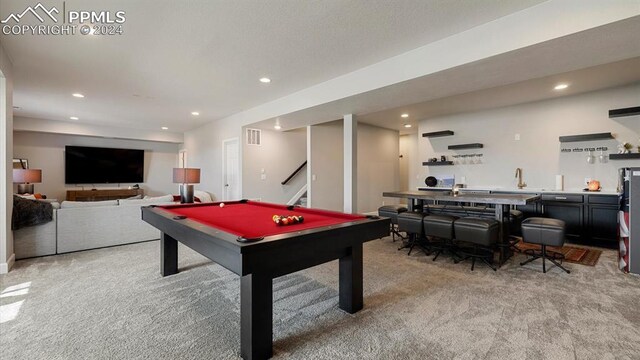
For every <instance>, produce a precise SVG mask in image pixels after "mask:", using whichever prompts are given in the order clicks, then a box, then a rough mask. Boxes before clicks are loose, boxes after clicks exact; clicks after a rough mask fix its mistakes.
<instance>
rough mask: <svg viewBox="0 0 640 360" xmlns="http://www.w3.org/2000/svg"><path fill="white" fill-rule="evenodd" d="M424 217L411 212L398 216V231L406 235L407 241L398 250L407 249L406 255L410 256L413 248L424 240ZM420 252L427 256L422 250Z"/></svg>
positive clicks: (421, 214) (422, 214)
mask: <svg viewBox="0 0 640 360" xmlns="http://www.w3.org/2000/svg"><path fill="white" fill-rule="evenodd" d="M425 215H426V214H424V213H419V212H411V211H406V212H403V213H400V214H398V230H399V231H404V232H406V233H407V241H406V242H405V243H404V244H403V245H402V246H401V247H400V248H399V249H398V250H402V249H406V248H409V253H408V254H407V255H411V251H412V250H413V248H414V247H415V246H416V245H419V243H420V241H422V239H423V238H424V228H423V226H422V219H423V218H424V217H425ZM422 250H423V251H424V252H425V254H427V251H426V250H425V249H424V248H423V249H422ZM427 255H428V254H427Z"/></svg>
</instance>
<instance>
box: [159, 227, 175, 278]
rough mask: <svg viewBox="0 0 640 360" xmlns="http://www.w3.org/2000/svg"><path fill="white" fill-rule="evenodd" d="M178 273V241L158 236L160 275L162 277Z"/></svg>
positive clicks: (165, 236)
mask: <svg viewBox="0 0 640 360" xmlns="http://www.w3.org/2000/svg"><path fill="white" fill-rule="evenodd" d="M177 273H178V241H177V240H176V239H174V238H172V237H171V236H169V235H167V234H165V233H162V235H161V236H160V274H162V276H167V275H173V274H177Z"/></svg>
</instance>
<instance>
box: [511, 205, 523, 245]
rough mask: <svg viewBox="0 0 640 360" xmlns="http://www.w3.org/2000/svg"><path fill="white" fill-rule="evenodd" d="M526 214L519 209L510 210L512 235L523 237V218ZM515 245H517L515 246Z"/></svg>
mask: <svg viewBox="0 0 640 360" xmlns="http://www.w3.org/2000/svg"><path fill="white" fill-rule="evenodd" d="M523 217H524V214H523V213H522V211H520V210H517V209H511V210H509V232H510V233H511V235H518V236H519V235H521V234H522V231H521V226H522V218H523ZM514 245H515V244H514Z"/></svg>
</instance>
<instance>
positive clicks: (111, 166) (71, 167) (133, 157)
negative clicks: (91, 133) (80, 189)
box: [64, 146, 144, 184]
mask: <svg viewBox="0 0 640 360" xmlns="http://www.w3.org/2000/svg"><path fill="white" fill-rule="evenodd" d="M64 165H65V167H64V180H65V181H64V182H65V183H66V184H107V183H111V184H114V183H141V182H144V179H143V174H144V150H135V149H112V148H99V147H87V146H66V147H65V153H64Z"/></svg>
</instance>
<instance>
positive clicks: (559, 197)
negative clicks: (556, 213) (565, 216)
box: [556, 196, 567, 200]
mask: <svg viewBox="0 0 640 360" xmlns="http://www.w3.org/2000/svg"><path fill="white" fill-rule="evenodd" d="M556 200H567V197H566V196H556Z"/></svg>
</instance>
